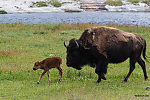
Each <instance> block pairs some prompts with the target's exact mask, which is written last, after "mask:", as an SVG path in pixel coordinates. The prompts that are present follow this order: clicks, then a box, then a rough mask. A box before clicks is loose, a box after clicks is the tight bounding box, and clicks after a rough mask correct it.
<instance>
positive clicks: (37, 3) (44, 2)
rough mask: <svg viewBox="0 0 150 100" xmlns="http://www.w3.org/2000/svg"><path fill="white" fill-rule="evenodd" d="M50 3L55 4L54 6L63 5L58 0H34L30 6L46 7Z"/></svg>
mask: <svg viewBox="0 0 150 100" xmlns="http://www.w3.org/2000/svg"><path fill="white" fill-rule="evenodd" d="M49 4H51V5H53V6H54V7H61V5H62V4H61V3H60V2H58V1H57V0H48V1H38V2H32V5H30V7H44V6H46V7H47V6H48V5H49Z"/></svg>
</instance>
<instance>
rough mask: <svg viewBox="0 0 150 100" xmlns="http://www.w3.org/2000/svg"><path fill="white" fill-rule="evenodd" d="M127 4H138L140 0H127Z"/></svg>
mask: <svg viewBox="0 0 150 100" xmlns="http://www.w3.org/2000/svg"><path fill="white" fill-rule="evenodd" d="M128 2H131V3H139V2H140V0H128Z"/></svg>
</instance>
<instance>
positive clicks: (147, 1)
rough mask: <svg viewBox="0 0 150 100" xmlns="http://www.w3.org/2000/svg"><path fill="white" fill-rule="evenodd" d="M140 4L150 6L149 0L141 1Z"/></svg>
mask: <svg viewBox="0 0 150 100" xmlns="http://www.w3.org/2000/svg"><path fill="white" fill-rule="evenodd" d="M142 3H145V4H147V5H150V0H143V1H142Z"/></svg>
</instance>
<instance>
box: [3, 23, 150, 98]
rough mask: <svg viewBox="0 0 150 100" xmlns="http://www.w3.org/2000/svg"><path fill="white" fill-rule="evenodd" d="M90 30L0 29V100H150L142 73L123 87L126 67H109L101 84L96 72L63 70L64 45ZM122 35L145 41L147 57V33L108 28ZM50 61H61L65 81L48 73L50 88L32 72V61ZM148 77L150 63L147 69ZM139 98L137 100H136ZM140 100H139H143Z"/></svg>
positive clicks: (63, 26) (48, 26)
mask: <svg viewBox="0 0 150 100" xmlns="http://www.w3.org/2000/svg"><path fill="white" fill-rule="evenodd" d="M97 26H101V25H93V24H80V23H78V24H38V25H27V24H19V23H16V24H0V27H1V28H0V34H1V35H0V46H1V47H0V99H1V100H4V99H5V100H9V99H13V100H49V99H51V100H68V99H69V100H74V99H75V100H76V99H79V100H85V99H86V100H93V99H94V100H99V99H100V98H101V99H102V100H112V99H113V100H124V99H127V100H129V99H130V100H137V99H141V98H142V99H147V100H148V99H149V98H150V94H149V90H145V88H146V87H147V86H149V85H150V84H149V81H145V80H144V75H143V72H142V69H141V67H140V66H139V65H138V64H136V68H135V70H134V72H133V73H132V75H131V76H130V78H129V80H128V82H127V83H121V81H122V80H123V79H124V77H125V76H126V75H127V73H128V71H129V61H128V60H127V61H125V62H123V63H121V64H109V66H108V73H107V74H106V78H107V80H106V81H103V80H102V82H101V83H99V84H95V83H94V82H95V81H96V80H97V75H96V74H95V69H94V68H91V67H89V66H85V67H83V69H82V70H80V71H78V70H75V69H73V68H69V67H67V66H66V59H65V58H66V48H65V47H64V46H63V42H64V41H65V42H66V44H67V43H68V42H69V40H70V39H71V38H79V37H80V36H81V34H82V32H83V31H84V30H85V29H86V28H90V27H97ZM106 26H109V27H115V28H118V29H121V30H123V31H126V32H132V33H137V34H139V35H141V36H142V37H144V38H145V39H146V41H147V52H146V53H147V55H148V56H150V35H149V34H150V27H145V26H129V25H123V26H121V25H106ZM50 55H54V56H60V57H62V59H63V63H62V65H61V66H62V68H63V80H62V82H59V81H58V76H59V73H58V70H57V69H52V70H51V71H50V75H51V82H50V83H48V80H47V75H44V76H43V78H42V80H41V83H40V84H37V83H36V82H37V80H38V78H39V75H40V74H41V72H42V70H37V71H33V70H32V68H33V65H34V62H35V61H38V60H42V59H44V58H46V57H50ZM146 68H147V72H148V76H149V77H150V63H146ZM137 95H139V96H137ZM141 96H142V97H141Z"/></svg>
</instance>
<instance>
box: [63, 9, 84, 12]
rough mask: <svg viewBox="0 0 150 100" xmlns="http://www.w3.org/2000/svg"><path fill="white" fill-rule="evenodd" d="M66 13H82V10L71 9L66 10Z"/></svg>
mask: <svg viewBox="0 0 150 100" xmlns="http://www.w3.org/2000/svg"><path fill="white" fill-rule="evenodd" d="M64 11H65V12H81V10H69V9H65V10H64Z"/></svg>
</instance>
